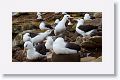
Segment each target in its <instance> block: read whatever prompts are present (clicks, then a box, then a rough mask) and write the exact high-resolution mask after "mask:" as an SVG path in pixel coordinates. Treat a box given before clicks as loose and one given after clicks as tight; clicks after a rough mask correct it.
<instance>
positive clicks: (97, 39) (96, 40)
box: [81, 36, 102, 49]
mask: <svg viewBox="0 0 120 80" xmlns="http://www.w3.org/2000/svg"><path fill="white" fill-rule="evenodd" d="M81 47H83V48H91V49H96V48H102V37H101V36H93V37H90V38H89V39H88V40H87V41H84V42H82V43H81Z"/></svg>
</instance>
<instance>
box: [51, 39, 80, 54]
mask: <svg viewBox="0 0 120 80" xmlns="http://www.w3.org/2000/svg"><path fill="white" fill-rule="evenodd" d="M80 49H81V48H80V46H79V45H77V44H74V43H67V42H65V41H64V39H63V38H62V37H59V38H57V39H56V40H55V41H54V42H53V51H54V52H55V53H56V54H74V53H77V52H78V51H79V50H80Z"/></svg>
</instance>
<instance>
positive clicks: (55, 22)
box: [12, 12, 102, 62]
mask: <svg viewBox="0 0 120 80" xmlns="http://www.w3.org/2000/svg"><path fill="white" fill-rule="evenodd" d="M31 14H32V15H31ZM28 15H29V18H28V19H26V17H23V18H22V19H21V21H24V20H27V21H32V22H36V23H38V25H34V24H32V25H31V28H27V29H26V30H24V31H21V33H20V34H21V35H20V34H19V33H17V34H15V33H13V34H12V35H13V38H12V39H13V42H12V43H13V46H12V48H13V49H12V61H13V62H93V61H94V62H101V61H102V13H101V12H51V13H50V12H36V13H29V12H23V13H22V12H14V13H12V17H13V23H12V25H13V26H12V28H13V32H14V30H15V29H14V25H15V24H16V23H18V21H17V20H18V18H20V17H21V16H28ZM33 15H34V16H35V17H34V19H33V18H32V16H33ZM19 23H20V22H19ZM24 23H25V21H24ZM17 27H19V26H17ZM27 27H28V26H27ZM18 30H20V29H18ZM18 36H20V37H22V39H21V43H20V44H18V43H17V41H16V38H17V37H18ZM18 40H20V39H18Z"/></svg>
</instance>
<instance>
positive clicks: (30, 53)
mask: <svg viewBox="0 0 120 80" xmlns="http://www.w3.org/2000/svg"><path fill="white" fill-rule="evenodd" d="M25 50H27V59H30V60H32V59H36V58H42V57H45V56H46V55H42V54H41V53H39V52H37V51H36V49H35V48H34V46H33V44H32V42H30V41H26V42H25V43H24V51H23V53H25Z"/></svg>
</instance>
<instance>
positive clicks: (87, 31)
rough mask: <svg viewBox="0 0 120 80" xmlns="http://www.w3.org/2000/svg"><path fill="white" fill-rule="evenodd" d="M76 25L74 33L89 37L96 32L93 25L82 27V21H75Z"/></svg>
mask: <svg viewBox="0 0 120 80" xmlns="http://www.w3.org/2000/svg"><path fill="white" fill-rule="evenodd" d="M77 21H78V23H77V25H76V32H77V33H78V34H80V35H82V36H83V37H84V36H91V34H92V33H94V32H96V29H97V28H98V27H97V26H93V25H84V20H83V19H77Z"/></svg>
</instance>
